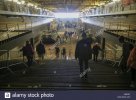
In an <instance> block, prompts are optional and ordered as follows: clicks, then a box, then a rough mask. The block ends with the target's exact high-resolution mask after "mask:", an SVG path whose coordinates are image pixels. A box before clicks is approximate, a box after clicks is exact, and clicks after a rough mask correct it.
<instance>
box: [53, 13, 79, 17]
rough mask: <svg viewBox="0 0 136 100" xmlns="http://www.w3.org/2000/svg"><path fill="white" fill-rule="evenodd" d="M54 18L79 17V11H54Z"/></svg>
mask: <svg viewBox="0 0 136 100" xmlns="http://www.w3.org/2000/svg"><path fill="white" fill-rule="evenodd" d="M54 15H55V18H79V13H78V12H75V13H55V14H54Z"/></svg>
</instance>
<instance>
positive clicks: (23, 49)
mask: <svg viewBox="0 0 136 100" xmlns="http://www.w3.org/2000/svg"><path fill="white" fill-rule="evenodd" d="M20 51H21V52H22V55H23V61H25V56H26V54H25V46H23V47H22V48H21V49H20Z"/></svg>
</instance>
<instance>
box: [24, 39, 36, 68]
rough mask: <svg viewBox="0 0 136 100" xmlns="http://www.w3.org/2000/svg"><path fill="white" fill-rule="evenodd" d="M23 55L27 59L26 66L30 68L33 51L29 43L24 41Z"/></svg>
mask: <svg viewBox="0 0 136 100" xmlns="http://www.w3.org/2000/svg"><path fill="white" fill-rule="evenodd" d="M24 53H25V56H26V58H27V65H28V66H29V67H30V66H31V65H32V62H33V55H34V49H33V47H32V45H31V44H30V42H29V41H26V45H25V47H24Z"/></svg>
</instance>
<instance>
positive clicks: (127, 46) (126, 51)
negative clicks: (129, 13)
mask: <svg viewBox="0 0 136 100" xmlns="http://www.w3.org/2000/svg"><path fill="white" fill-rule="evenodd" d="M119 41H120V43H122V44H123V46H122V56H121V62H120V67H121V69H122V72H126V71H127V60H128V57H129V54H130V51H131V50H132V48H133V45H132V44H130V43H128V42H125V40H124V37H123V36H120V37H119Z"/></svg>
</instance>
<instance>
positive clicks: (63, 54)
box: [61, 47, 66, 59]
mask: <svg viewBox="0 0 136 100" xmlns="http://www.w3.org/2000/svg"><path fill="white" fill-rule="evenodd" d="M61 55H62V58H63V59H66V48H65V47H63V49H62V50H61Z"/></svg>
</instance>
